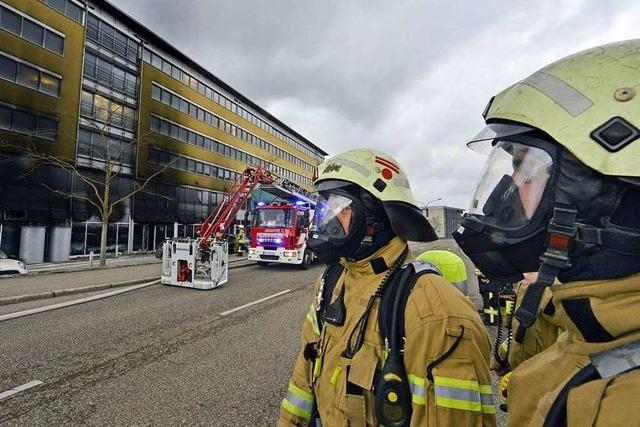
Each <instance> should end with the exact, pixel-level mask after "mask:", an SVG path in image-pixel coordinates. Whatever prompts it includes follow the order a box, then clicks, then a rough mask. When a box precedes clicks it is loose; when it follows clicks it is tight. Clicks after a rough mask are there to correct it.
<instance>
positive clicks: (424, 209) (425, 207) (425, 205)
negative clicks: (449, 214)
mask: <svg viewBox="0 0 640 427" xmlns="http://www.w3.org/2000/svg"><path fill="white" fill-rule="evenodd" d="M440 200H442V197H438V198H437V199H433V200H429V201H428V202H427V203H423V202H420V200H418V202H420V203H421V204H422V206H421V207H420V210H421V211H422V214H423V215H424V216H425V217H428V215H427V207H428V206H429V205H430V204H431V203H433V202H438V201H440Z"/></svg>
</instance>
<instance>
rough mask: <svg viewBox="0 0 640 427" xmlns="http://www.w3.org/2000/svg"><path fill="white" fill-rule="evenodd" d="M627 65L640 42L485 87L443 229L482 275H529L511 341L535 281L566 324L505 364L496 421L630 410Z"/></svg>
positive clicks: (622, 421)
mask: <svg viewBox="0 0 640 427" xmlns="http://www.w3.org/2000/svg"><path fill="white" fill-rule="evenodd" d="M639 69H640V40H631V41H625V42H619V43H615V44H611V45H607V46H601V47H597V48H594V49H590V50H587V51H584V52H580V53H577V54H575V55H572V56H570V57H567V58H565V59H562V60H559V61H557V62H555V63H553V64H551V65H549V66H548V67H546V68H544V69H542V70H540V71H538V72H536V73H534V74H533V75H531V76H530V77H528V78H526V79H524V80H522V81H521V82H519V83H516V84H515V85H513V86H512V87H510V88H508V89H506V90H504V91H503V92H501V93H499V94H498V95H496V96H495V97H494V98H493V99H492V100H491V101H490V103H489V105H488V106H487V108H486V110H485V114H484V117H485V120H486V122H487V128H486V129H485V130H484V131H483V132H481V133H480V134H479V135H478V136H477V137H476V138H474V141H473V142H472V145H476V144H482V143H485V144H488V148H489V152H490V154H489V158H488V161H487V164H486V166H485V168H484V170H483V173H482V175H481V179H480V182H479V184H478V187H477V190H476V193H475V195H474V197H473V200H472V203H471V208H470V209H469V212H468V214H467V215H466V216H465V217H464V218H463V219H462V225H461V227H460V228H459V229H458V231H457V232H456V233H454V237H455V238H456V240H457V241H458V244H459V245H460V247H461V248H462V250H463V251H465V253H466V254H467V255H468V256H469V257H470V258H471V260H472V261H473V262H474V264H476V266H477V267H478V268H480V269H481V270H482V272H483V273H484V274H486V275H487V276H488V277H495V278H498V279H504V280H508V281H513V282H515V281H517V280H518V279H521V278H522V273H524V272H528V271H536V270H538V276H537V278H536V281H535V283H533V284H531V285H529V287H528V288H527V290H526V293H525V295H524V297H523V298H522V303H521V304H520V306H519V308H518V310H517V311H516V318H517V328H516V329H515V331H514V339H515V340H516V341H518V342H522V341H523V340H524V338H525V336H526V334H529V333H530V331H531V329H530V327H531V326H532V325H533V324H534V322H535V319H536V314H537V313H538V311H539V310H540V300H541V299H542V297H543V296H544V292H545V289H546V288H547V287H548V286H551V293H552V298H553V304H554V309H555V313H554V316H555V318H556V319H557V320H558V322H559V324H560V325H561V326H562V327H563V328H564V329H565V330H566V332H564V333H563V334H561V335H560V337H559V338H558V341H557V342H556V343H555V344H554V345H552V346H551V347H549V348H548V349H547V350H545V351H544V352H542V353H540V354H538V355H536V356H534V357H533V358H531V359H529V360H527V361H525V362H524V363H522V364H521V365H520V366H518V368H516V369H515V370H514V371H513V372H512V375H511V380H510V382H509V385H508V421H509V425H513V426H529V425H533V426H540V425H544V426H552V425H553V426H561V425H576V426H578V425H580V426H582V425H596V426H599V425H630V424H637V422H638V419H640V405H638V403H637V399H638V396H640V370H638V369H637V367H638V366H639V365H640V316H639V315H638V305H639V304H640V216H639V215H638V212H639V211H640V167H639V164H640V162H639V161H638V160H639V159H640V141H638V137H639V136H640V130H639V128H640V97H639V96H637V95H638V93H637V91H638V90H640V73H638V70H639ZM496 237H499V238H496Z"/></svg>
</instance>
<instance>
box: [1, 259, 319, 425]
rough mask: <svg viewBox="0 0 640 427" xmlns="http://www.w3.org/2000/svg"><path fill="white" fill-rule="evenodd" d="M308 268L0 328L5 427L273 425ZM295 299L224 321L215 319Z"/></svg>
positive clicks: (131, 298)
mask: <svg viewBox="0 0 640 427" xmlns="http://www.w3.org/2000/svg"><path fill="white" fill-rule="evenodd" d="M321 271H322V267H321V266H319V265H316V266H315V267H314V268H312V269H311V270H309V271H306V272H302V271H300V270H297V269H295V268H292V267H286V266H272V267H269V268H268V269H267V270H265V269H263V268H261V267H258V266H255V267H247V268H243V269H237V270H231V272H230V277H231V281H230V283H228V284H227V285H225V286H223V287H221V288H219V289H216V290H213V291H208V292H203V291H194V290H190V289H183V288H173V287H166V286H162V285H155V286H151V287H149V288H146V289H142V290H138V291H133V292H130V293H126V294H123V295H120V296H116V297H112V298H108V299H104V300H100V301H96V302H91V303H88V304H83V305H78V306H73V307H68V308H64V309H60V310H55V311H51V312H47V313H41V314H37V315H34V316H29V317H25V318H21V319H16V320H10V321H7V322H2V323H0V336H1V337H2V346H0V392H1V391H4V390H9V389H11V388H13V387H16V386H19V385H21V384H24V383H28V382H30V381H33V380H39V381H42V382H43V384H42V385H39V386H37V387H35V388H32V389H30V390H27V391H24V392H22V393H19V394H17V395H14V396H12V397H10V398H8V399H6V400H4V401H2V402H1V403H0V420H1V421H0V422H2V423H3V424H7V425H18V424H20V425H34V424H47V425H57V424H62V423H71V424H86V425H105V424H106V425H124V424H127V425H131V424H144V425H149V424H162V425H167V424H170V425H175V424H189V425H194V424H197V425H205V424H206V425H219V426H238V425H273V424H274V423H275V422H276V417H277V413H278V408H279V405H280V400H281V398H282V394H283V392H284V391H285V389H286V382H287V378H288V376H289V374H290V369H291V363H292V360H293V359H294V357H295V355H296V353H297V350H298V348H297V347H298V345H297V342H298V339H299V328H300V325H301V324H302V321H303V319H304V317H305V314H306V311H307V309H308V305H307V301H308V302H310V301H311V298H312V297H313V295H312V294H313V281H314V279H315V277H317V276H318V275H319V274H320V273H321ZM287 289H289V290H291V292H289V293H287V294H285V295H283V296H281V297H276V298H274V299H271V300H268V301H266V302H264V303H261V304H257V305H255V306H252V307H249V308H246V309H243V310H240V311H237V312H235V313H232V314H230V315H228V316H221V314H220V313H222V312H224V311H228V310H230V309H233V308H235V307H238V306H242V305H244V304H246V303H249V302H252V301H255V300H257V299H261V298H263V297H267V296H270V295H273V294H275V293H278V292H281V291H284V290H287Z"/></svg>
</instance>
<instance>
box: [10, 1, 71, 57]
mask: <svg viewBox="0 0 640 427" xmlns="http://www.w3.org/2000/svg"><path fill="white" fill-rule="evenodd" d="M0 28H2V29H4V30H7V31H9V32H11V33H13V34H15V35H17V36H19V37H21V38H23V39H25V40H27V41H30V42H31V43H34V44H37V45H38V46H40V47H43V48H45V49H47V50H50V51H51V52H54V53H57V54H58V55H62V53H63V51H64V36H63V35H62V34H60V33H57V32H56V31H53V30H51V29H50V28H48V27H47V26H46V25H45V24H43V23H41V22H40V21H37V20H35V19H33V18H31V17H30V16H27V15H25V14H23V13H21V12H18V11H16V10H15V9H14V10H11V9H10V8H9V6H7V5H4V4H3V3H1V2H0Z"/></svg>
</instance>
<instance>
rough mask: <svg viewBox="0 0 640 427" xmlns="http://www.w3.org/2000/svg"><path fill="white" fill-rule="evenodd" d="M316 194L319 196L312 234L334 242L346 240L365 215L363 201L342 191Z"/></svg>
mask: <svg viewBox="0 0 640 427" xmlns="http://www.w3.org/2000/svg"><path fill="white" fill-rule="evenodd" d="M338 191H339V190H338ZM314 196H315V197H317V204H316V210H315V214H314V218H313V226H312V229H311V235H312V236H314V238H321V239H323V240H330V241H334V242H342V241H346V240H347V239H348V238H349V237H351V235H352V234H353V233H354V231H355V229H356V228H357V221H358V220H359V218H362V217H363V212H362V209H361V203H359V201H357V200H356V199H355V198H353V197H350V195H348V194H347V193H344V194H343V193H342V192H341V193H337V192H321V193H315V195H314ZM316 236H318V237H316Z"/></svg>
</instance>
